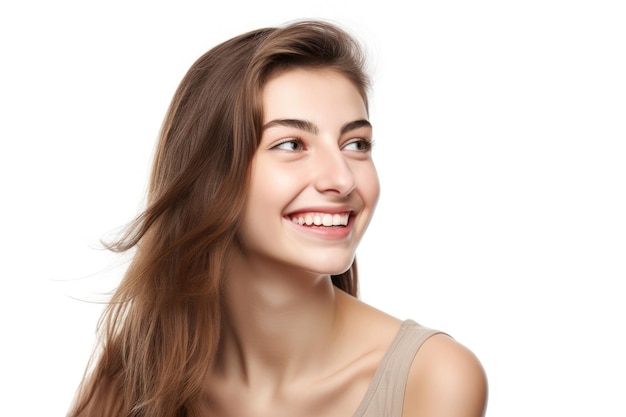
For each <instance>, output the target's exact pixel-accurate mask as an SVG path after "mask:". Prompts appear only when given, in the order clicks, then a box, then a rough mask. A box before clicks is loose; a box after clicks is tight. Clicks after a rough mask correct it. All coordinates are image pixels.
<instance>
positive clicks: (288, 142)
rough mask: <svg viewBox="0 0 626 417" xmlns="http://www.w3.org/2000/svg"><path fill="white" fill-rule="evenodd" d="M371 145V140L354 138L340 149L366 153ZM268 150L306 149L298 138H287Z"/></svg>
mask: <svg viewBox="0 0 626 417" xmlns="http://www.w3.org/2000/svg"><path fill="white" fill-rule="evenodd" d="M373 145H374V141H373V140H371V139H365V138H354V139H350V140H348V141H346V142H345V143H344V144H343V145H341V149H342V150H346V151H355V152H363V153H367V152H370V151H371V150H372V147H373ZM270 149H277V150H281V151H290V152H295V151H303V150H306V149H307V147H306V146H305V143H304V141H303V140H302V139H300V138H288V139H285V140H282V141H280V142H278V143H277V144H275V145H272V146H271V147H270Z"/></svg>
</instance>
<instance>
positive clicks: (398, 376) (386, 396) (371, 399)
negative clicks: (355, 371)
mask: <svg viewBox="0 0 626 417" xmlns="http://www.w3.org/2000/svg"><path fill="white" fill-rule="evenodd" d="M437 333H441V332H440V331H438V330H433V329H429V328H427V327H423V326H421V325H419V324H417V323H416V322H414V321H413V320H405V321H403V322H402V324H401V326H400V330H398V333H397V334H396V336H395V338H394V339H393V341H392V342H391V346H389V349H388V350H387V352H386V353H385V355H384V356H383V359H382V360H381V362H380V365H379V366H378V368H377V369H376V372H375V373H374V378H373V379H372V382H371V383H370V386H369V388H368V389H367V392H366V393H365V397H364V398H363V401H362V402H361V404H360V405H359V408H358V409H357V410H356V412H355V413H354V415H353V417H402V405H403V403H404V392H405V389H406V382H407V378H408V376H409V370H410V369H411V364H412V363H413V358H414V357H415V354H416V353H417V350H418V349H419V348H420V346H421V345H422V343H424V341H425V340H426V339H428V338H429V337H430V336H432V335H434V334H437Z"/></svg>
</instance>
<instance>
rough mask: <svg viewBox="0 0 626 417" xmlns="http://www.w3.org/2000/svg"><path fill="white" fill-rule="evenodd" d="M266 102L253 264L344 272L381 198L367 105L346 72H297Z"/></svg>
mask: <svg viewBox="0 0 626 417" xmlns="http://www.w3.org/2000/svg"><path fill="white" fill-rule="evenodd" d="M262 102H263V112H264V117H263V132H262V136H261V141H260V144H259V147H258V149H257V151H256V154H255V156H254V158H253V160H252V166H251V180H250V189H249V194H248V200H247V206H246V210H245V217H244V221H243V226H242V229H241V240H242V242H243V244H244V246H245V251H246V259H249V260H250V261H251V262H264V263H267V262H269V263H278V264H281V265H283V266H291V267H295V268H298V269H301V270H305V271H309V272H312V273H318V274H339V273H342V272H344V271H345V270H347V269H348V268H349V267H350V265H351V264H352V261H353V259H354V256H355V252H356V248H357V245H358V243H359V241H360V240H361V237H362V236H363V233H364V232H365V230H366V228H367V226H368V224H369V222H370V220H371V218H372V214H373V211H374V208H375V206H376V202H377V201H378V195H379V182H378V176H377V174H376V169H375V167H374V163H373V161H372V157H371V149H370V148H371V139H372V127H371V125H370V123H369V122H368V115H367V110H366V107H365V103H364V101H363V98H362V97H361V95H360V94H359V91H358V90H357V88H356V87H355V86H354V85H353V84H352V83H351V82H350V81H349V80H348V79H347V78H346V77H345V76H343V75H341V74H340V73H338V72H335V71H331V70H328V69H293V70H289V71H287V72H283V73H280V74H279V75H277V76H275V77H273V78H271V79H270V80H269V81H268V82H267V83H266V85H265V87H264V89H263V91H262Z"/></svg>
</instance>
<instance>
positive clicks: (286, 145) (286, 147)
mask: <svg viewBox="0 0 626 417" xmlns="http://www.w3.org/2000/svg"><path fill="white" fill-rule="evenodd" d="M303 148H304V146H303V145H302V141H300V140H299V139H291V140H286V141H284V142H281V143H279V144H278V145H275V146H274V147H273V149H280V150H283V151H300V150H302V149H303Z"/></svg>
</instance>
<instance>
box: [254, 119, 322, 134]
mask: <svg viewBox="0 0 626 417" xmlns="http://www.w3.org/2000/svg"><path fill="white" fill-rule="evenodd" d="M274 126H285V127H292V128H295V129H298V130H304V131H306V132H309V133H312V134H314V135H315V134H317V133H318V132H319V129H318V128H317V126H315V124H313V123H311V122H309V121H307V120H300V119H275V120H272V121H269V122H267V123H265V124H264V125H263V129H262V130H265V129H269V128H270V127H274Z"/></svg>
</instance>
